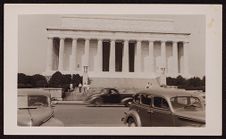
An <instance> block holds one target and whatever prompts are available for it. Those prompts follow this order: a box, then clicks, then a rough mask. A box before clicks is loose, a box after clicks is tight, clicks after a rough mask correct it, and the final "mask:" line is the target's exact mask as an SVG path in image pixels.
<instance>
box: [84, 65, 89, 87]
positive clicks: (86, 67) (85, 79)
mask: <svg viewBox="0 0 226 139" xmlns="http://www.w3.org/2000/svg"><path fill="white" fill-rule="evenodd" d="M83 85H88V66H83Z"/></svg>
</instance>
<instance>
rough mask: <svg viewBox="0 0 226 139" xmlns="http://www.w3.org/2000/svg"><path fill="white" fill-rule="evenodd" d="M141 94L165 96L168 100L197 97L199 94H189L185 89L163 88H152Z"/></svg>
mask: <svg viewBox="0 0 226 139" xmlns="http://www.w3.org/2000/svg"><path fill="white" fill-rule="evenodd" d="M139 93H140V94H151V95H155V96H163V97H166V98H171V97H176V96H196V97H198V95H197V94H195V93H194V92H188V91H186V90H184V89H176V88H163V87H151V88H149V89H147V90H143V91H140V92H139Z"/></svg>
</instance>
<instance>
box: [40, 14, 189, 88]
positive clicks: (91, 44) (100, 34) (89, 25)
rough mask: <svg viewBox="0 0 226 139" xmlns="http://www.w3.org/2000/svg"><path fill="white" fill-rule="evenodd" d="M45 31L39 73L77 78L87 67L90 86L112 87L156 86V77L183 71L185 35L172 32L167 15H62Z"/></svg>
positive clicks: (184, 73)
mask: <svg viewBox="0 0 226 139" xmlns="http://www.w3.org/2000/svg"><path fill="white" fill-rule="evenodd" d="M47 34H48V46H46V50H47V65H46V71H45V72H44V75H49V76H50V75H52V74H53V73H54V72H56V71H60V72H62V73H64V74H80V75H81V76H82V75H83V72H84V68H87V73H88V76H89V78H90V79H92V85H95V86H101V85H105V86H112V87H115V86H119V87H120V86H126V87H129V86H130V87H131V86H134V85H137V86H139V85H138V84H142V85H140V87H142V86H145V84H146V83H147V82H151V83H152V84H153V85H159V84H161V82H163V84H164V82H165V81H164V79H163V80H161V77H177V76H178V75H182V76H183V77H186V76H188V75H189V67H188V60H189V57H188V49H189V47H190V45H189V37H190V33H187V32H186V33H185V32H176V31H175V22H174V21H173V20H172V19H151V18H140V17H127V16H112V17H110V16H63V17H62V18H61V26H58V27H48V28H47ZM122 84H123V85H122Z"/></svg>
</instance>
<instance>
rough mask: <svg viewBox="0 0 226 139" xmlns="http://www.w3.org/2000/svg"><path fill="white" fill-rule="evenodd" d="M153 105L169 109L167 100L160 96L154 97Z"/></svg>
mask: <svg viewBox="0 0 226 139" xmlns="http://www.w3.org/2000/svg"><path fill="white" fill-rule="evenodd" d="M154 107H157V108H162V109H169V105H168V102H167V101H166V100H165V99H164V98H162V97H154Z"/></svg>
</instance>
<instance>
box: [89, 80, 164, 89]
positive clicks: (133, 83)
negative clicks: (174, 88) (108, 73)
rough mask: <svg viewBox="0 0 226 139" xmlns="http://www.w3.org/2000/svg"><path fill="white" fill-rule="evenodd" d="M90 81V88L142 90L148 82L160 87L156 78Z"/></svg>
mask: <svg viewBox="0 0 226 139" xmlns="http://www.w3.org/2000/svg"><path fill="white" fill-rule="evenodd" d="M90 79H91V84H90V87H113V88H128V89H129V88H137V89H138V88H139V89H144V88H145V86H146V85H147V83H148V82H149V83H150V84H151V85H152V86H155V87H156V86H160V84H159V81H158V79H157V78H154V79H143V78H103V77H102V78H98V77H93V78H90Z"/></svg>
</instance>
